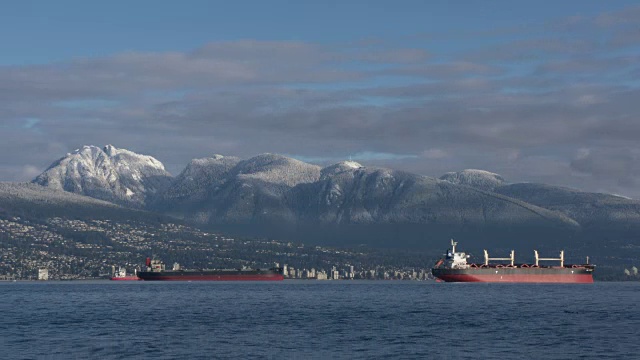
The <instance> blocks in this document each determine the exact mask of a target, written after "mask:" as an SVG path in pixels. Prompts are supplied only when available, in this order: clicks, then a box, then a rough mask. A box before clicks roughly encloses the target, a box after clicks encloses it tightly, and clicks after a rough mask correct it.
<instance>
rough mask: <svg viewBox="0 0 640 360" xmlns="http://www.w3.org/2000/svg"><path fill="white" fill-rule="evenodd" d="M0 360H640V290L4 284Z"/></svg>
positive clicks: (601, 286)
mask: <svg viewBox="0 0 640 360" xmlns="http://www.w3.org/2000/svg"><path fill="white" fill-rule="evenodd" d="M0 296H1V301H0V357H1V358H2V359H40V358H43V359H69V358H71V359H73V358H107V359H129V358H136V359H210V358H274V359H281V358H293V359H308V358H320V359H336V358H349V359H352V358H362V359H371V358H407V359H410V358H416V359H428V358H432V359H442V358H445V359H449V358H450V359H456V358H474V359H484V358H504V359H524V358H530V359H534V358H538V359H576V358H584V359H587V358H588V359H600V358H612V359H621V358H625V359H640V283H596V284H592V285H524V284H446V283H430V282H384V281H379V282H357V281H356V282H348V281H335V282H329V281H326V282H322V281H299V282H296V281H284V282H279V283H260V282H256V283H248V282H237V283H216V282H204V283H201V282H184V283H171V282H158V283H153V282H109V281H102V282H46V283H37V282H22V283H21V282H17V283H6V282H5V283H0Z"/></svg>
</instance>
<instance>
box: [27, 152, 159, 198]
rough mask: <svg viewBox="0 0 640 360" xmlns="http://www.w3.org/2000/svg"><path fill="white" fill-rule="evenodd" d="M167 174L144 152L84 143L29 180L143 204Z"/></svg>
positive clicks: (85, 193) (97, 196)
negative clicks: (138, 152)
mask: <svg viewBox="0 0 640 360" xmlns="http://www.w3.org/2000/svg"><path fill="white" fill-rule="evenodd" d="M170 177H171V174H169V173H168V172H167V171H166V170H165V169H164V165H163V164H162V163H161V162H160V161H158V160H156V159H155V158H153V157H151V156H148V155H140V154H137V153H134V152H132V151H129V150H125V149H118V148H116V147H115V146H113V145H106V146H105V147H104V148H102V149H101V148H99V147H97V146H93V145H85V146H83V147H81V148H79V149H76V150H74V151H73V152H72V153H69V154H67V155H66V156H65V157H63V158H61V159H60V160H58V161H56V162H54V163H53V164H52V165H51V166H50V167H49V168H48V169H47V170H46V171H45V172H43V173H42V174H40V175H39V176H38V177H36V178H35V179H34V180H33V182H34V183H37V184H40V185H43V186H47V187H51V188H55V189H59V190H65V191H69V192H74V193H78V194H83V195H89V196H93V197H95V198H99V199H102V200H107V201H112V202H120V203H127V204H129V205H130V204H131V203H135V204H138V205H140V204H143V203H144V201H145V198H146V196H147V195H148V194H152V193H155V192H157V191H158V190H160V189H164V188H165V187H166V186H167V185H168V182H169V179H170Z"/></svg>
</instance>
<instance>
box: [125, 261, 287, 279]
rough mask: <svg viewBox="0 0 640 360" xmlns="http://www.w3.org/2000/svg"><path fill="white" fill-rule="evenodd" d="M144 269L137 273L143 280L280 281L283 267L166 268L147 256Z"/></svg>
mask: <svg viewBox="0 0 640 360" xmlns="http://www.w3.org/2000/svg"><path fill="white" fill-rule="evenodd" d="M145 265H146V271H138V273H137V275H138V277H139V278H140V279H142V280H145V281H281V280H284V274H283V269H282V268H280V267H274V268H271V269H203V270H183V269H181V268H180V265H179V264H178V263H175V264H173V269H172V270H166V269H165V265H164V263H163V262H162V261H160V260H156V259H154V260H151V259H150V258H147V261H146V263H145Z"/></svg>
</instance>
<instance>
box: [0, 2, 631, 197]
mask: <svg viewBox="0 0 640 360" xmlns="http://www.w3.org/2000/svg"><path fill="white" fill-rule="evenodd" d="M0 45H1V47H2V51H1V52H0V181H30V180H31V179H33V178H34V177H35V176H37V175H38V174H39V173H40V172H42V171H44V170H45V169H46V168H47V167H48V166H49V165H50V164H51V163H52V162H53V161H55V160H56V159H58V158H60V157H63V156H65V154H66V153H68V152H71V151H73V150H74V149H77V148H79V147H81V146H83V145H97V146H104V145H106V144H113V145H114V146H116V147H118V148H125V149H128V150H132V151H135V152H138V153H141V154H146V155H151V156H154V157H155V158H157V159H158V160H160V161H162V162H163V163H164V164H165V167H166V168H167V170H169V171H170V172H171V173H173V174H174V175H177V174H178V173H179V172H180V171H181V170H182V169H183V168H184V167H185V166H186V164H187V163H188V162H189V161H190V160H191V159H193V158H202V157H208V156H211V155H213V154H223V155H234V156H240V157H243V158H248V157H251V156H254V155H257V154H260V153H278V154H283V155H287V156H291V157H295V158H297V159H300V160H303V161H308V162H314V163H318V164H320V165H324V164H331V163H335V162H338V161H342V160H346V159H349V158H350V159H353V160H356V161H358V162H360V163H362V164H364V165H367V166H383V167H389V168H393V169H398V170H406V171H411V172H416V173H420V174H423V175H429V176H436V177H439V176H441V175H442V174H444V173H446V172H449V171H459V170H463V169H468V168H473V169H483V170H488V171H492V172H496V173H498V174H500V175H502V176H503V177H504V178H505V179H506V180H507V181H510V182H520V181H528V182H543V183H548V184H554V185H562V186H568V187H573V188H577V189H581V190H585V191H596V192H606V193H613V194H618V195H622V196H627V197H631V198H640V186H639V185H640V142H639V141H638V140H639V139H640V118H639V115H640V5H639V4H638V2H637V1H610V2H605V1H517V2H514V1H497V0H496V1H491V2H480V1H455V2H451V1H437V0H434V1H411V0H404V1H400V2H398V1H344V0H343V1H234V2H230V1H195V0H194V1H183V2H169V1H109V2H87V1H66V0H60V1H55V2H53V1H6V2H3V11H2V12H0Z"/></svg>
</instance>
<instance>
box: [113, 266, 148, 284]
mask: <svg viewBox="0 0 640 360" xmlns="http://www.w3.org/2000/svg"><path fill="white" fill-rule="evenodd" d="M111 280H114V281H140V280H142V279H140V278H139V277H138V275H137V273H134V274H133V275H127V270H126V269H125V268H123V267H121V268H119V269H118V271H117V272H116V271H115V269H114V270H113V276H112V277H111Z"/></svg>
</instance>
